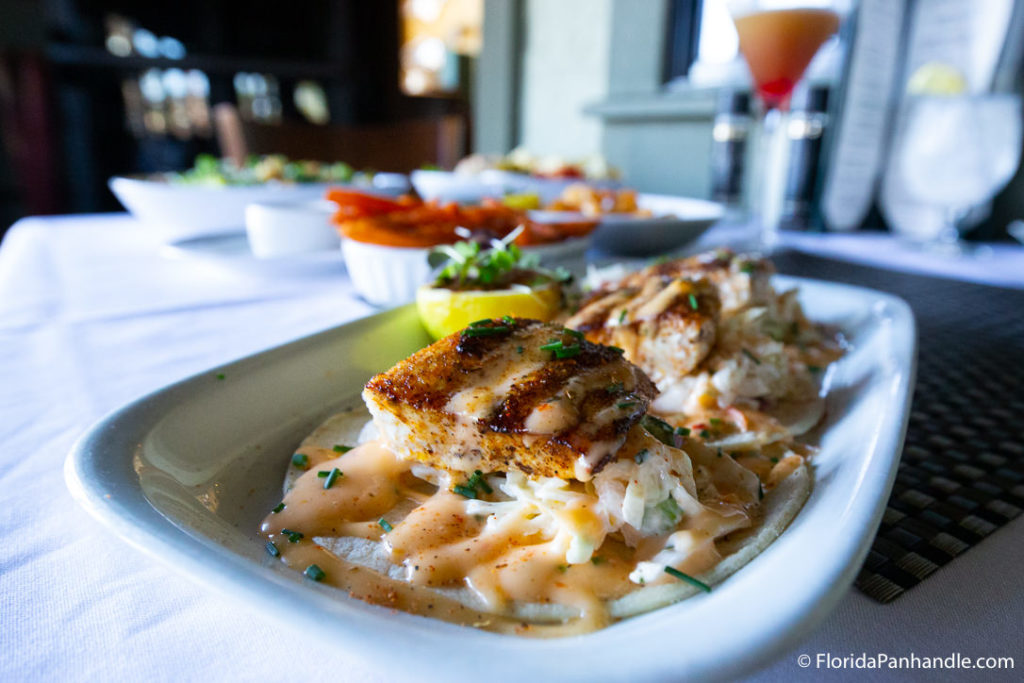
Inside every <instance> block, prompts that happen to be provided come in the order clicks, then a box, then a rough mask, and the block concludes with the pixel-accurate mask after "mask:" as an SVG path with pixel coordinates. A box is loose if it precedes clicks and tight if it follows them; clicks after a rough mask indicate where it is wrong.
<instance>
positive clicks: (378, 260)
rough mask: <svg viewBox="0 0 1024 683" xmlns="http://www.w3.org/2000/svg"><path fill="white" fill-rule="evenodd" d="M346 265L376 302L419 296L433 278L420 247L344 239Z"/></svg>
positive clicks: (387, 304)
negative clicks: (418, 291) (421, 286)
mask: <svg viewBox="0 0 1024 683" xmlns="http://www.w3.org/2000/svg"><path fill="white" fill-rule="evenodd" d="M341 253H342V254H344V255H345V268H347V269H348V275H349V277H351V278H352V284H353V285H354V286H355V288H356V291H357V292H359V294H360V296H362V297H363V298H364V299H366V300H367V301H368V302H370V303H371V304H373V305H374V306H383V307H391V306H400V305H402V304H406V303H409V302H410V301H413V300H414V299H415V298H416V290H417V289H419V286H420V285H422V284H424V283H426V282H427V281H428V280H429V279H430V265H429V264H428V263H427V255H428V254H429V253H430V249H426V248H421V247H386V246H382V245H379V244H367V243H365V242H357V241H355V240H351V239H345V240H342V242H341Z"/></svg>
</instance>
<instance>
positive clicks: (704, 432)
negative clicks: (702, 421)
mask: <svg viewBox="0 0 1024 683" xmlns="http://www.w3.org/2000/svg"><path fill="white" fill-rule="evenodd" d="M709 436H711V432H709V431H708V430H706V429H702V430H700V438H702V439H706V438H708V437H709Z"/></svg>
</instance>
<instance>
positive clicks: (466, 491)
mask: <svg viewBox="0 0 1024 683" xmlns="http://www.w3.org/2000/svg"><path fill="white" fill-rule="evenodd" d="M452 491H454V492H455V493H457V494H459V495H460V496H462V497H463V498H476V489H471V488H469V487H468V486H463V485H462V484H456V485H455V486H453V487H452Z"/></svg>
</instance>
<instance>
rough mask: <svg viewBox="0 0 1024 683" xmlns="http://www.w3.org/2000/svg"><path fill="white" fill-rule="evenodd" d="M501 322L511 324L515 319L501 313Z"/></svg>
mask: <svg viewBox="0 0 1024 683" xmlns="http://www.w3.org/2000/svg"><path fill="white" fill-rule="evenodd" d="M501 322H503V323H505V324H506V325H511V324H512V323H514V322H515V320H514V319H513V318H512V316H510V315H503V316H501Z"/></svg>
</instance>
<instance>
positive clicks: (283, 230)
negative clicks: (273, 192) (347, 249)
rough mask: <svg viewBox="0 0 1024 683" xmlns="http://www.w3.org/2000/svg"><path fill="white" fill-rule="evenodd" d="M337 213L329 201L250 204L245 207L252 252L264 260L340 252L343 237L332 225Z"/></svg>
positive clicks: (247, 234) (246, 227) (247, 233)
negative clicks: (319, 252) (334, 214)
mask: <svg viewBox="0 0 1024 683" xmlns="http://www.w3.org/2000/svg"><path fill="white" fill-rule="evenodd" d="M335 209H336V207H335V205H334V203H333V202H329V201H327V200H317V201H311V202H301V203H290V202H288V203H285V202H281V203H278V202H265V203H259V204H250V205H249V206H247V207H245V234H246V236H247V237H248V238H249V248H250V249H252V253H253V255H254V256H256V258H263V259H269V258H279V257H281V256H290V255H292V254H305V253H309V252H314V251H331V250H334V249H337V248H338V245H339V244H341V236H340V235H339V234H338V231H337V230H336V229H335V228H334V226H333V225H331V216H332V215H333V213H334V211H335Z"/></svg>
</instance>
